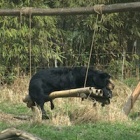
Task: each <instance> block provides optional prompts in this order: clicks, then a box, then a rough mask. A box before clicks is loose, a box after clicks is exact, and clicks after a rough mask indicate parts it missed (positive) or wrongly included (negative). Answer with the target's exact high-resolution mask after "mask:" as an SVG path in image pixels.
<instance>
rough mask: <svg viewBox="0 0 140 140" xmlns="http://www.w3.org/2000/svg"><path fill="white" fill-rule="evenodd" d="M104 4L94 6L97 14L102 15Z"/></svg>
mask: <svg viewBox="0 0 140 140" xmlns="http://www.w3.org/2000/svg"><path fill="white" fill-rule="evenodd" d="M103 6H104V4H98V5H94V7H93V9H94V11H95V12H96V13H97V14H102V11H103Z"/></svg>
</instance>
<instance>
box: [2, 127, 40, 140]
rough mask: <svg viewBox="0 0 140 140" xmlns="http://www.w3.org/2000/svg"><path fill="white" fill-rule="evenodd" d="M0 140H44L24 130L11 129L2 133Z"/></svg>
mask: <svg viewBox="0 0 140 140" xmlns="http://www.w3.org/2000/svg"><path fill="white" fill-rule="evenodd" d="M0 140H42V139H40V138H38V137H36V136H33V135H32V134H30V133H27V132H25V131H22V130H18V129H15V128H9V129H6V130H4V131H2V132H1V133H0Z"/></svg>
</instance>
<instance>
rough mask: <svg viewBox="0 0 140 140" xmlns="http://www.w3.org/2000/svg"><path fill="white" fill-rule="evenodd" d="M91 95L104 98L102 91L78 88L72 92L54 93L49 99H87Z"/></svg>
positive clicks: (71, 90)
mask: <svg viewBox="0 0 140 140" xmlns="http://www.w3.org/2000/svg"><path fill="white" fill-rule="evenodd" d="M90 94H94V95H95V96H102V94H103V93H102V90H100V89H95V88H93V87H85V88H77V89H70V90H62V91H55V92H52V93H51V94H50V95H49V97H50V98H51V99H55V98H65V97H85V98H87V97H88V96H89V95H90Z"/></svg>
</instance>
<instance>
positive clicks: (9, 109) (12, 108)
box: [0, 101, 29, 115]
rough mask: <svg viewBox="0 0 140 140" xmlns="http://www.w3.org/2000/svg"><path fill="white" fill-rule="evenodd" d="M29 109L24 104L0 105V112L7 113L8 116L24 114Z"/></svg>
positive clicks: (3, 103)
mask: <svg viewBox="0 0 140 140" xmlns="http://www.w3.org/2000/svg"><path fill="white" fill-rule="evenodd" d="M28 111H29V109H28V108H27V107H26V105H25V104H23V103H22V104H21V103H19V104H17V103H16V104H13V103H12V102H8V101H3V102H1V103H0V112H4V113H8V114H14V115H19V114H26V113H27V112H28Z"/></svg>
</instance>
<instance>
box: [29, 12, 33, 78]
mask: <svg viewBox="0 0 140 140" xmlns="http://www.w3.org/2000/svg"><path fill="white" fill-rule="evenodd" d="M31 15H32V13H31V12H30V13H29V56H30V78H31V76H32V72H31V71H32V42H31V33H32V30H31Z"/></svg>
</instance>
